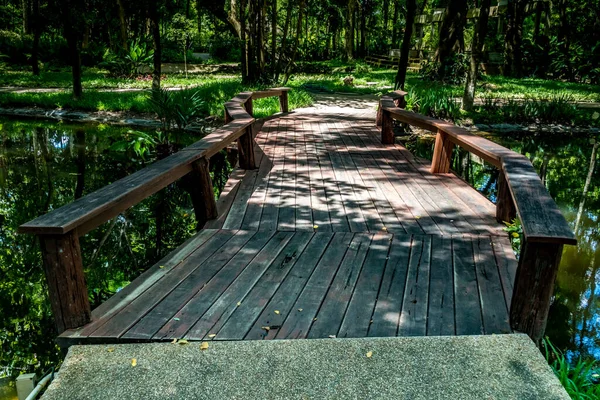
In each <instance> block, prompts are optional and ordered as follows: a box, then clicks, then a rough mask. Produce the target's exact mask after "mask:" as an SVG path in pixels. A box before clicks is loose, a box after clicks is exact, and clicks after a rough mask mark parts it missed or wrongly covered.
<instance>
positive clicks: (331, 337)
mask: <svg viewBox="0 0 600 400" xmlns="http://www.w3.org/2000/svg"><path fill="white" fill-rule="evenodd" d="M336 337H337V336H335V335H329V339H335V338H336Z"/></svg>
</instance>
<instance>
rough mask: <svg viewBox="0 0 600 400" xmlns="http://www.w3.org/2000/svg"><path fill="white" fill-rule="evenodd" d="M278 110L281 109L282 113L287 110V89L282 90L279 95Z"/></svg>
mask: <svg viewBox="0 0 600 400" xmlns="http://www.w3.org/2000/svg"><path fill="white" fill-rule="evenodd" d="M279 111H281V112H282V113H286V112H288V111H289V105H288V91H287V90H282V91H281V94H280V95H279Z"/></svg>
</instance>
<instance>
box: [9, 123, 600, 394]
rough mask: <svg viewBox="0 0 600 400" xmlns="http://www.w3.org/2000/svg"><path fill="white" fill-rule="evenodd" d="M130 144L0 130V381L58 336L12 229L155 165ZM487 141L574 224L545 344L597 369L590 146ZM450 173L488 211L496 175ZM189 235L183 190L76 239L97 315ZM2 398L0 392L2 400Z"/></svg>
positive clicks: (69, 133) (117, 137) (51, 127)
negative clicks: (536, 176) (520, 162)
mask: <svg viewBox="0 0 600 400" xmlns="http://www.w3.org/2000/svg"><path fill="white" fill-rule="evenodd" d="M135 138H137V136H136V135H135V134H132V133H129V132H128V129H124V128H114V127H110V126H104V125H85V126H84V125H67V124H57V123H48V122H31V121H27V122H23V121H16V120H3V119H0V243H1V245H0V315H2V318H1V319H0V377H2V376H5V375H13V376H14V375H18V374H19V373H20V372H21V371H23V372H37V373H38V375H41V374H42V373H43V372H44V371H46V370H47V369H48V368H49V367H51V366H56V365H58V363H59V362H60V359H61V356H60V354H59V352H58V349H57V348H56V346H55V345H54V343H53V340H54V337H55V335H56V333H55V331H54V327H53V320H52V316H51V313H50V308H49V305H48V302H47V295H46V292H47V290H46V288H45V278H44V274H43V271H42V268H41V258H40V254H39V246H38V244H37V242H36V240H35V239H34V238H33V237H31V236H27V235H17V234H16V229H17V227H18V226H19V225H20V224H22V223H24V222H27V221H29V220H31V219H33V218H35V217H36V216H38V215H41V214H44V213H45V212H47V211H49V210H52V209H55V208H57V207H60V206H61V205H63V204H67V203H70V202H72V201H73V200H74V199H75V198H77V197H80V196H82V195H85V194H86V193H90V192H92V191H94V190H96V189H98V188H100V187H102V186H105V185H106V184H108V183H110V182H113V181H115V180H117V179H119V178H122V177H124V176H126V175H127V174H130V173H132V172H134V171H136V170H138V169H140V168H142V167H143V166H144V165H147V164H148V163H150V162H152V161H154V160H155V158H156V157H157V155H156V151H151V152H150V153H147V154H145V155H144V157H141V156H139V155H138V154H136V153H135V152H133V151H132V150H131V148H129V147H128V146H123V143H124V142H132V141H133V140H134V139H135ZM197 139H198V137H192V136H190V135H184V136H183V137H179V138H173V142H174V143H175V146H183V145H185V144H187V143H190V142H192V141H194V140H197ZM490 139H492V140H494V141H496V142H498V143H500V144H502V145H504V146H507V147H510V148H512V149H513V150H515V151H517V152H519V153H523V154H525V155H526V156H527V157H529V158H530V159H531V160H532V161H533V163H534V165H535V167H536V168H537V169H538V171H540V172H541V174H542V176H543V178H544V181H545V183H546V185H547V187H548V189H549V190H550V193H551V194H552V196H553V197H554V199H555V200H556V201H557V203H558V204H559V206H560V207H561V209H562V210H563V211H564V213H565V215H566V217H567V219H568V220H569V222H571V223H572V226H573V227H575V224H576V222H575V221H576V220H577V219H578V218H577V215H578V214H579V215H580V218H579V223H578V224H577V225H578V229H577V235H578V238H579V246H578V247H577V248H572V247H568V248H566V249H565V253H564V256H563V261H562V264H561V267H560V271H559V275H558V282H557V287H556V298H555V301H554V304H553V306H552V310H551V314H550V321H549V326H548V330H547V333H548V335H549V336H550V337H551V339H552V340H553V342H554V343H555V344H556V345H557V346H558V347H560V348H562V349H566V350H569V352H570V354H573V355H578V354H582V355H592V356H595V357H596V358H599V359H600V333H599V332H598V328H599V327H600V321H599V314H600V313H599V306H600V296H598V294H600V287H599V286H600V285H597V282H598V279H599V277H600V272H599V270H600V254H598V241H599V239H600V237H599V232H598V216H599V215H600V178H599V177H598V174H594V175H593V177H592V180H591V184H590V185H589V190H588V193H587V196H586V201H585V203H584V204H583V206H581V200H582V198H583V187H584V184H585V180H586V176H587V174H588V169H589V163H590V156H591V153H592V145H590V143H589V139H588V138H575V137H564V136H558V135H547V134H546V135H528V136H491V137H490ZM406 144H407V146H408V147H409V148H410V149H411V150H412V151H413V152H414V153H416V154H418V155H420V156H423V157H429V158H430V157H431V154H432V150H433V139H432V138H431V137H419V138H416V137H412V138H411V139H409V140H407V141H406ZM117 149H121V151H118V150H117ZM219 157H220V158H219V159H218V160H220V161H217V162H214V163H211V165H212V168H215V169H216V170H215V171H214V172H215V181H216V182H217V185H216V186H220V185H223V184H224V182H225V179H226V176H227V171H229V170H230V163H229V161H228V160H227V157H225V156H224V155H223V154H221V155H220V156H219ZM454 169H455V170H457V171H458V172H459V173H460V174H461V175H462V176H463V177H464V178H465V179H467V180H468V181H469V182H471V184H472V185H473V186H474V187H476V188H477V189H478V190H480V191H481V192H482V193H484V194H485V195H486V196H488V198H490V199H491V200H492V201H495V190H496V178H497V172H496V171H495V170H494V168H493V167H491V166H486V165H482V164H481V163H479V161H478V160H477V159H475V158H474V157H471V156H469V155H468V154H467V153H464V152H460V153H458V154H457V156H456V157H455V165H454ZM580 208H581V210H582V211H581V212H579V213H578V210H579V209H580ZM194 231H195V220H194V217H193V208H192V205H191V201H190V200H189V196H188V195H187V193H186V192H185V191H184V190H183V189H182V188H181V187H180V186H178V185H171V186H169V187H168V188H166V189H164V190H163V191H161V192H159V193H157V194H155V195H154V196H152V197H150V198H149V199H147V200H145V201H144V202H142V203H141V204H139V205H137V206H135V207H133V208H131V209H130V210H128V211H127V212H125V213H124V214H122V215H120V216H119V217H117V218H116V219H115V220H113V221H110V222H109V223H107V224H105V225H103V226H101V227H99V228H98V229H96V230H94V231H92V232H91V233H89V234H88V235H86V236H85V237H83V238H82V240H81V246H82V255H83V257H84V267H85V270H86V279H87V282H88V287H89V288H90V291H91V293H90V296H91V298H92V302H93V303H94V305H97V304H99V303H101V302H102V301H103V300H105V299H106V298H108V297H109V296H110V295H111V294H112V293H114V292H115V291H117V290H119V288H121V287H123V286H125V285H126V284H127V283H128V282H129V281H131V280H132V279H134V278H135V277H136V276H137V275H139V273H140V272H141V271H142V269H143V268H144V267H145V266H149V265H151V264H152V263H153V262H155V261H157V260H158V259H160V258H161V257H162V256H164V255H165V254H167V253H168V252H169V251H170V250H172V249H173V248H175V247H177V246H178V245H179V244H180V243H182V242H183V241H184V240H185V239H186V238H188V237H189V236H190V235H192V234H193V233H194ZM2 393H3V391H2V389H1V388H0V399H2V400H4V399H5V398H7V397H5V396H3V394H2ZM8 398H11V397H8Z"/></svg>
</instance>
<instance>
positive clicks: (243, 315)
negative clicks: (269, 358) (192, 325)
mask: <svg viewBox="0 0 600 400" xmlns="http://www.w3.org/2000/svg"><path fill="white" fill-rule="evenodd" d="M313 236H314V234H313V233H310V232H298V233H296V234H294V237H293V238H292V239H291V240H290V241H289V242H288V244H287V246H286V248H285V249H283V251H282V252H281V253H280V255H279V257H278V259H275V261H274V262H273V263H272V264H271V266H270V267H269V269H268V270H267V272H265V273H264V275H263V276H261V277H260V279H259V280H258V282H257V283H256V285H255V286H254V287H253V288H252V290H250V292H249V293H248V295H247V296H246V297H245V298H244V300H242V302H241V304H240V306H239V307H237V308H236V309H235V311H234V312H233V313H232V314H231V316H230V318H229V320H228V321H227V323H225V324H224V325H223V327H222V328H221V329H220V330H219V331H218V332H215V333H216V335H217V336H216V337H215V340H233V339H243V338H244V335H245V334H246V332H248V331H249V330H250V328H251V327H252V325H253V324H254V321H256V319H257V318H258V316H259V315H260V313H261V312H262V311H263V309H264V308H265V306H266V305H267V302H268V301H269V299H271V298H272V297H273V294H274V293H275V292H276V291H277V289H278V288H279V286H280V285H281V283H282V282H283V281H284V279H285V277H286V276H287V275H288V273H289V272H290V271H291V270H292V268H294V267H295V265H296V262H297V261H298V260H299V259H300V257H301V256H302V254H303V251H304V249H305V248H306V246H307V245H308V243H309V242H310V240H311V239H312V238H313ZM310 256H312V255H309V257H310ZM280 312H281V311H280Z"/></svg>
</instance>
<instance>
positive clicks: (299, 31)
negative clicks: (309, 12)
mask: <svg viewBox="0 0 600 400" xmlns="http://www.w3.org/2000/svg"><path fill="white" fill-rule="evenodd" d="M305 6H306V0H300V4H299V5H298V24H297V26H296V39H295V40H294V50H293V51H292V57H291V58H290V61H289V63H288V65H287V67H286V68H285V77H284V78H283V84H284V85H285V84H286V83H287V81H288V79H289V78H290V73H291V72H292V64H293V63H294V61H295V60H296V53H297V52H298V44H299V43H300V35H301V34H302V15H303V14H304V7H305Z"/></svg>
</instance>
